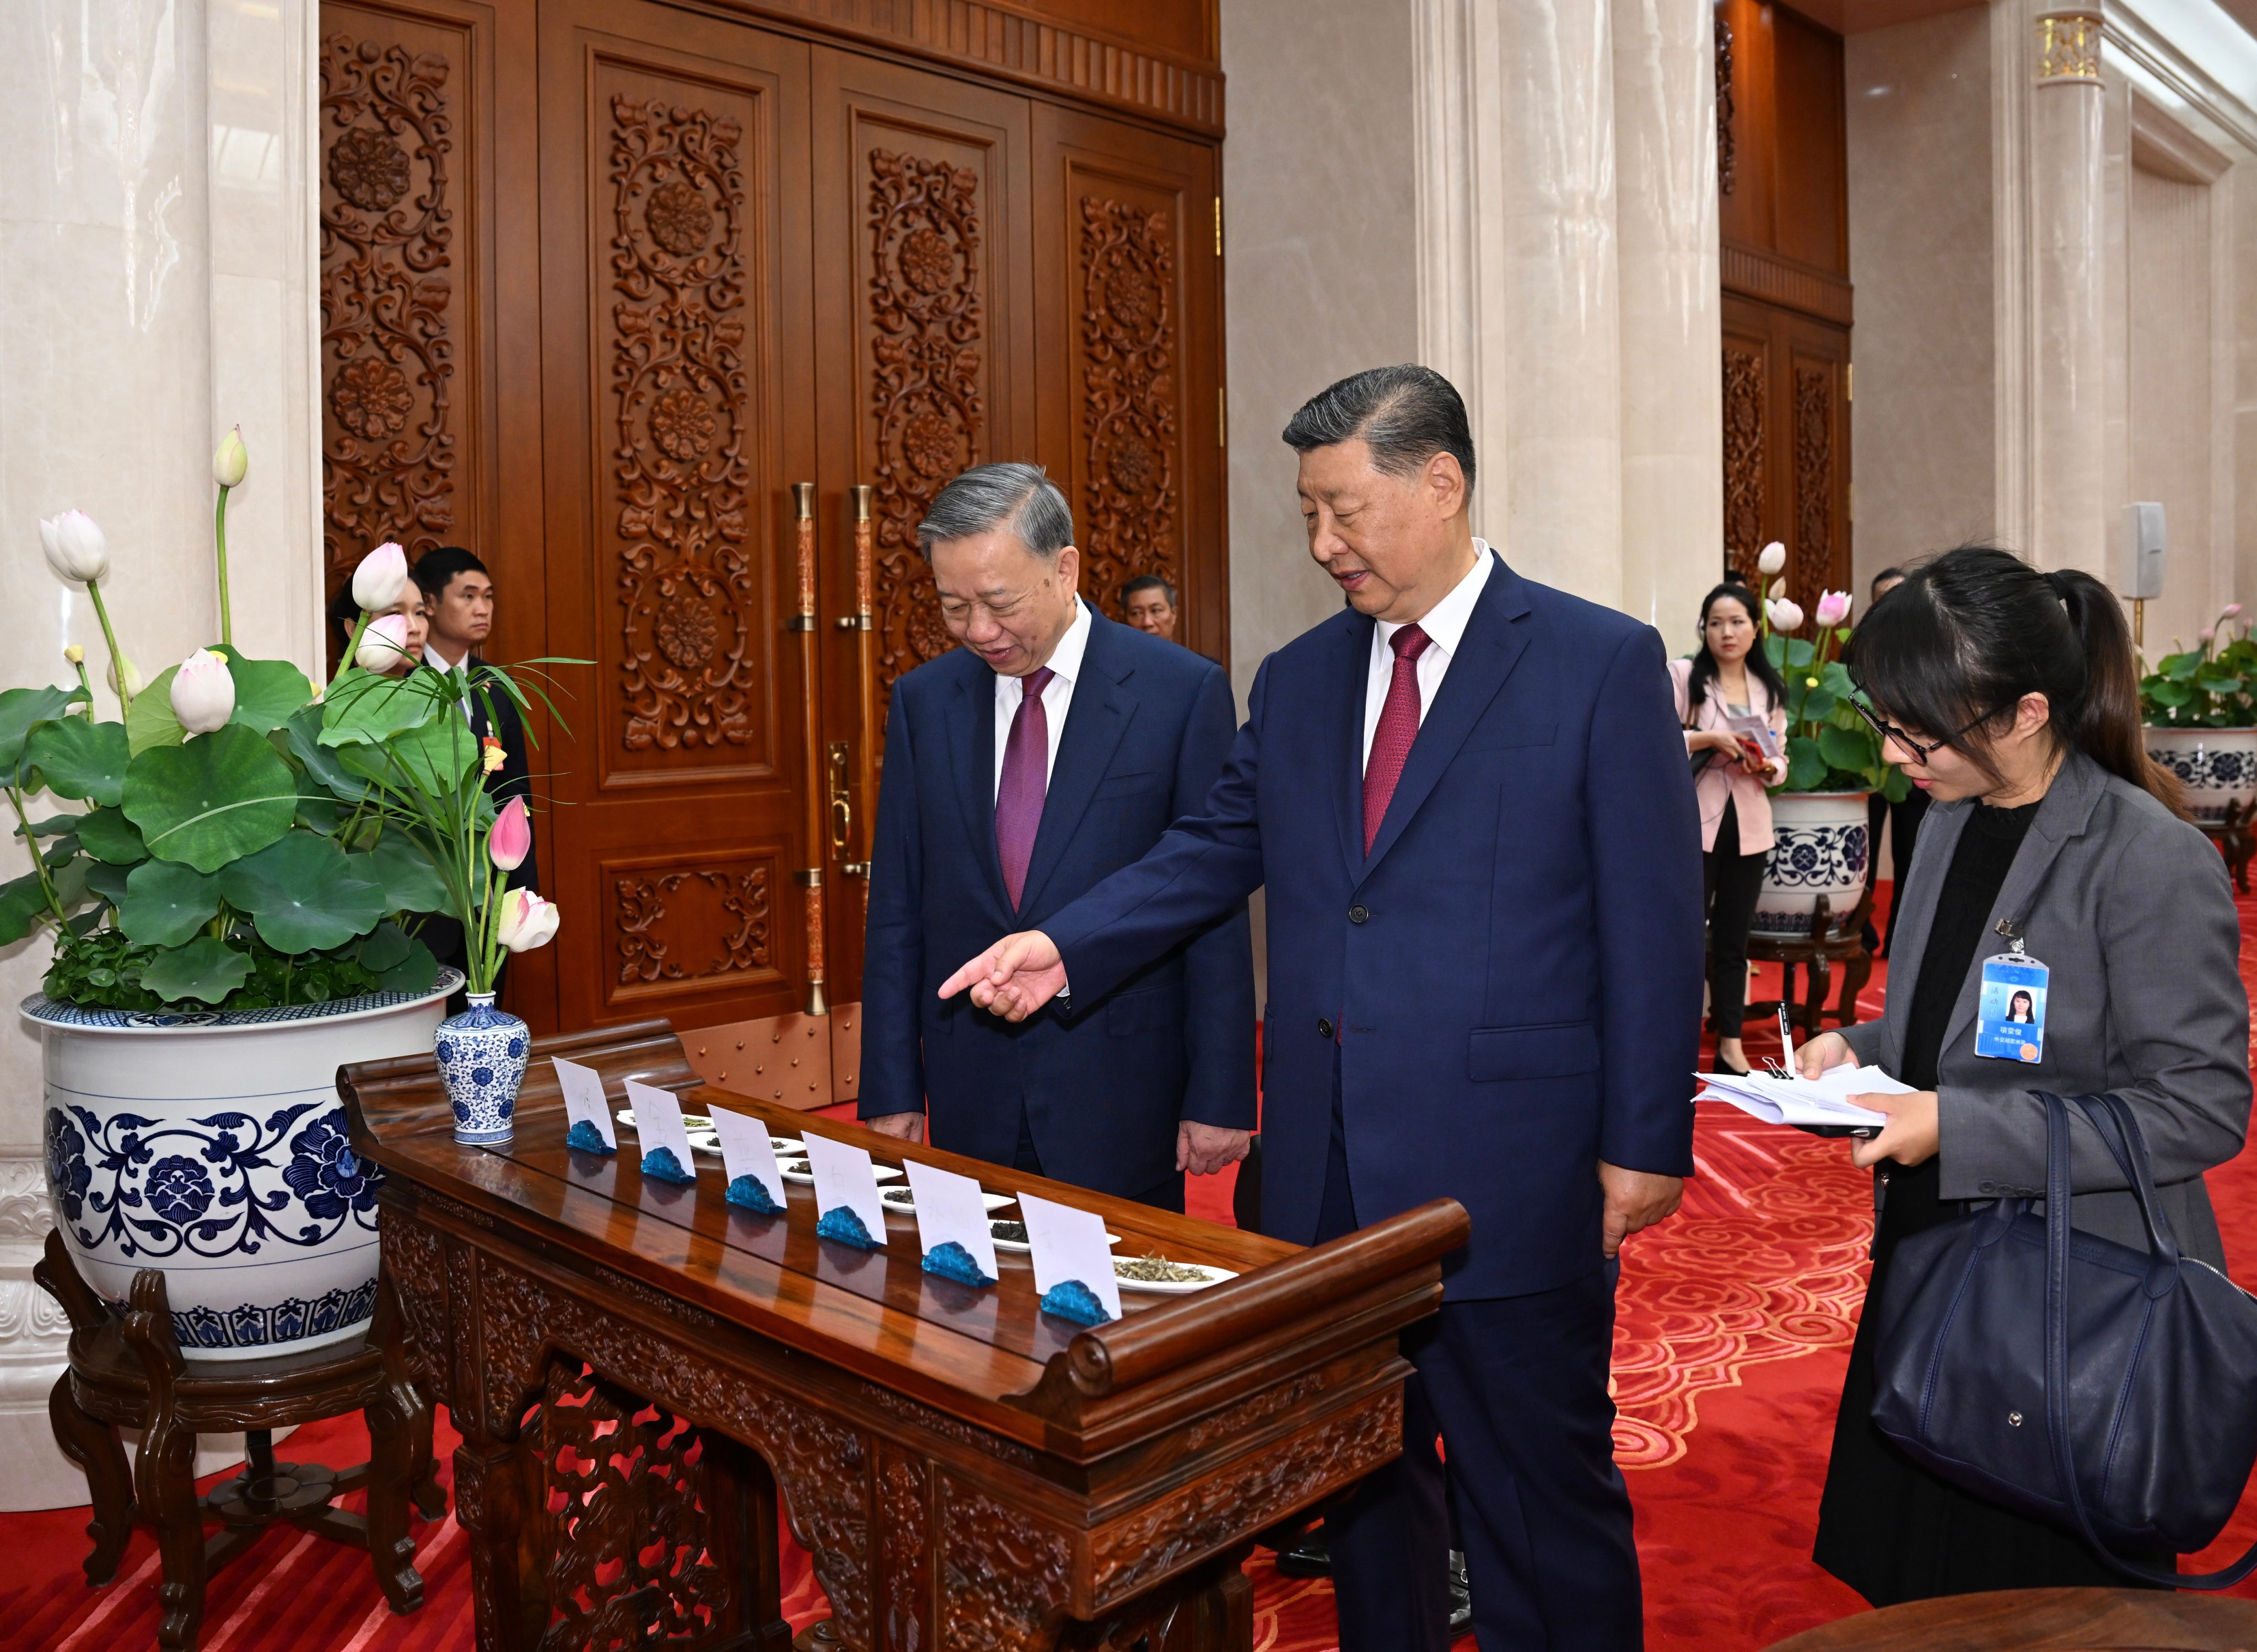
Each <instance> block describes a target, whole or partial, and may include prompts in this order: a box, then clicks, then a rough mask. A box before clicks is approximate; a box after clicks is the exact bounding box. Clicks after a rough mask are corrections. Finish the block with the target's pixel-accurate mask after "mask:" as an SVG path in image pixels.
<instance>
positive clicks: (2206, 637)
mask: <svg viewBox="0 0 2257 1652" xmlns="http://www.w3.org/2000/svg"><path fill="white" fill-rule="evenodd" d="M2217 635H2218V627H2217V626H2215V625H2204V627H2203V628H2202V629H2201V630H2200V631H2198V632H2195V640H2197V642H2199V643H2201V644H2202V646H2204V647H2205V648H2207V647H2209V646H2210V645H2211V639H2213V638H2214V637H2216V636H2217Z"/></svg>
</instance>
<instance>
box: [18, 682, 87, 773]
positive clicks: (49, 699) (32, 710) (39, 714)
mask: <svg viewBox="0 0 2257 1652" xmlns="http://www.w3.org/2000/svg"><path fill="white" fill-rule="evenodd" d="M85 698H86V691H85V690H84V689H82V688H11V689H9V690H8V691H7V692H6V693H5V694H0V773H15V769H16V766H17V764H18V763H20V762H22V761H23V759H24V743H25V741H26V740H27V739H29V738H31V733H32V730H33V729H35V728H37V727H39V724H42V723H46V722H48V721H50V720H51V719H53V718H55V717H60V716H62V714H63V713H64V712H65V711H67V710H69V709H70V708H71V706H72V705H73V704H74V703H75V702H79V701H81V700H83V699H85ZM38 760H39V759H37V758H34V759H32V761H33V762H37V761H38Z"/></svg>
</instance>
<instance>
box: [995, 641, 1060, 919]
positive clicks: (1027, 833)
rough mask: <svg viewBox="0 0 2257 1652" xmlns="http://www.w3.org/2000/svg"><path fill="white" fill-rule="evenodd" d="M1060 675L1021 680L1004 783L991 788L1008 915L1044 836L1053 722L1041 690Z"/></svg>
mask: <svg viewBox="0 0 2257 1652" xmlns="http://www.w3.org/2000/svg"><path fill="white" fill-rule="evenodd" d="M1056 675H1057V673H1056V672H1054V671H1052V670H1051V668H1050V667H1048V666H1044V667H1041V668H1040V669H1039V670H1037V671H1030V672H1029V673H1028V674H1026V675H1025V676H1023V677H1022V678H1020V679H1019V709H1018V710H1017V712H1016V713H1015V714H1014V716H1013V717H1012V718H1011V735H1010V738H1008V740H1006V741H1004V743H1003V780H1002V783H1001V785H1000V786H998V787H996V788H995V852H996V854H997V855H998V856H1000V857H1001V859H1002V862H1003V887H1004V888H1005V889H1007V890H1008V891H1009V892H1010V895H1011V910H1012V911H1014V912H1016V911H1017V910H1018V909H1019V897H1020V895H1021V894H1022V893H1024V891H1025V889H1026V886H1027V863H1028V862H1029V861H1030V860H1032V859H1033V858H1034V857H1035V834H1036V833H1037V832H1038V831H1040V830H1042V824H1043V799H1044V796H1045V795H1046V794H1048V793H1049V791H1050V788H1051V775H1050V768H1051V719H1050V713H1049V712H1048V711H1046V710H1044V708H1043V690H1044V688H1048V687H1049V686H1050V681H1051V678H1052V677H1054V676H1056Z"/></svg>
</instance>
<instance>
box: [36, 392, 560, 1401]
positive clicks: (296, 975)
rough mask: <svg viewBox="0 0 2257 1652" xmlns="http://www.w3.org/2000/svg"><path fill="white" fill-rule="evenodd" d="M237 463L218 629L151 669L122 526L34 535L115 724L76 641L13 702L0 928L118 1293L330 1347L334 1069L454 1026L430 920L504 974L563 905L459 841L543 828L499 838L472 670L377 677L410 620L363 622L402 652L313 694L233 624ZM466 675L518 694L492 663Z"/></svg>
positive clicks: (53, 1190) (60, 1159)
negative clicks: (15, 869)
mask: <svg viewBox="0 0 2257 1652" xmlns="http://www.w3.org/2000/svg"><path fill="white" fill-rule="evenodd" d="M248 469H249V455H248V454H247V452H246V451H245V450H244V447H243V445H242V441H241V438H240V434H239V433H230V436H229V438H228V440H227V441H224V442H223V443H222V444H221V447H220V449H219V451H218V452H217V453H216V455H214V460H213V479H214V481H215V483H216V484H217V487H218V490H219V495H218V503H217V505H216V510H215V514H214V540H215V546H214V548H215V552H216V559H217V573H218V586H219V598H220V600H219V622H220V623H219V632H220V634H219V639H218V640H217V641H216V643H214V644H213V645H211V646H209V647H205V648H199V649H197V650H196V651H195V653H191V654H190V655H189V656H188V657H187V659H186V660H182V661H181V662H180V664H178V665H176V666H173V667H170V668H168V669H167V670H166V671H164V672H162V673H161V674H159V675H158V676H157V678H156V679H155V680H154V681H150V682H148V683H146V684H144V683H143V681H142V680H141V677H140V674H139V673H138V671H137V670H135V668H134V667H133V665H132V663H131V660H129V659H128V658H127V656H126V653H125V652H124V649H123V647H122V646H120V639H119V638H118V636H117V631H116V628H115V626H114V625H113V624H112V622H111V618H110V613H109V610H108V607H107V604H105V603H104V601H103V582H105V581H107V580H108V579H109V578H110V573H111V557H110V547H109V546H108V544H107V542H106V541H105V540H104V538H103V533H102V532H101V529H100V528H99V527H98V526H96V524H95V522H94V521H93V520H92V519H90V518H89V517H88V516H86V515H85V514H84V513H82V512H65V513H64V514H63V515H61V516H60V517H57V518H55V519H52V520H49V521H46V522H43V523H42V524H41V525H40V533H41V540H42V547H43V549H44V551H45V553H46V559H47V561H48V563H49V565H50V566H51V568H53V571H54V573H55V574H56V575H58V576H59V577H60V578H62V579H64V580H66V581H68V582H73V583H74V584H77V585H81V586H83V588H84V589H85V590H86V591H87V594H88V597H89V598H90V599H91V600H92V602H93V605H94V608H95V611H96V616H97V617H98V618H99V619H100V622H101V625H102V632H103V642H104V645H105V646H106V648H107V650H108V653H109V655H110V660H109V670H108V673H107V686H108V689H109V696H110V699H112V700H114V702H115V706H116V711H117V715H116V716H114V717H104V716H103V715H101V710H102V706H101V705H100V704H98V703H97V702H98V698H99V696H97V694H96V688H95V686H94V683H93V681H92V680H91V678H90V677H89V674H88V670H87V666H86V660H85V656H84V653H83V651H82V650H81V649H79V648H78V647H76V646H73V647H72V648H71V649H70V650H68V651H67V663H68V665H69V667H70V668H71V672H72V674H73V675H74V678H75V681H71V682H66V683H63V684H61V685H59V686H54V687H49V688H17V689H11V690H9V691H7V692H6V693H0V789H4V790H5V792H6V794H7V798H8V803H9V807H10V809H11V813H12V816H13V819H12V825H13V828H14V832H15V836H16V837H18V839H20V840H21V841H22V842H23V843H24V844H25V849H26V851H28V853H29V855H30V858H31V865H30V869H29V870H28V871H27V872H24V873H23V874H22V875H21V876H19V877H18V878H16V879H12V880H11V881H8V882H6V883H4V884H0V944H4V943H7V942H20V941H23V940H25V939H26V938H27V937H39V938H44V939H45V940H46V942H47V943H48V944H49V945H50V946H51V948H52V961H51V962H50V964H49V965H48V968H47V971H46V975H45V977H44V978H43V981H42V991H40V992H38V993H35V994H33V995H32V997H31V998H29V999H25V1002H24V1005H23V1007H22V1014H23V1017H24V1019H25V1021H26V1022H27V1023H28V1024H29V1025H30V1026H31V1027H32V1028H33V1029H34V1030H35V1031H36V1032H37V1033H38V1034H39V1036H40V1039H41V1042H42V1045H43V1048H44V1055H45V1066H46V1103H45V1108H44V1112H45V1126H46V1132H45V1133H46V1169H47V1177H48V1190H49V1194H50V1196H51V1197H52V1199H53V1204H54V1209H55V1215H56V1220H57V1222H58V1224H59V1225H60V1229H61V1232H62V1233H63V1236H64V1239H65V1241H66V1243H67V1245H68V1246H69V1248H70V1249H71V1251H72V1253H73V1254H74V1257H75V1259H76V1260H77V1263H78V1266H79V1267H80V1269H81V1273H82V1274H84V1275H85V1276H86V1277H87V1278H88V1281H90V1282H91V1283H93V1284H94V1285H95V1287H96V1288H97V1289H99V1290H102V1291H103V1292H104V1293H105V1294H106V1295H110V1296H111V1297H113V1298H122V1297H123V1295H124V1293H125V1290H126V1289H127V1288H128V1285H129V1283H130V1281H131V1278H132V1275H133V1274H134V1273H135V1272H136V1271H137V1270H138V1269H139V1268H142V1267H161V1268H163V1269H164V1270H165V1271H166V1274H167V1275H168V1278H167V1288H168V1291H169V1294H170V1296H171V1301H172V1306H173V1321H174V1331H175V1333H176V1335H177V1336H178V1338H179V1340H180V1345H181V1347H182V1349H183V1350H184V1352H187V1353H188V1354H189V1355H191V1356H192V1357H195V1358H201V1359H229V1358H249V1357H252V1356H256V1355H261V1354H269V1353H273V1352H291V1351H297V1350H303V1349H309V1348H314V1347H318V1346H321V1345H324V1344H327V1343H329V1342H333V1341H337V1340H340V1339H343V1338H347V1337H350V1336H352V1335H354V1334H356V1333H357V1331H359V1330H360V1329H361V1328H362V1326H363V1325H364V1324H365V1322H366V1321H367V1319H368V1317H369V1316H370V1314H371V1310H372V1308H373V1303H374V1300H375V1289H376V1267H377V1248H376V1232H375V1227H376V1192H377V1184H378V1173H377V1172H376V1170H375V1168H374V1167H372V1166H369V1165H366V1164H364V1163H362V1162H361V1161H359V1160H358V1158H357V1156H356V1155H355V1154H354V1153H353V1151H352V1148H351V1146H350V1141H349V1140H348V1139H347V1136H346V1131H345V1119H344V1113H343V1109H342V1107H340V1106H339V1105H338V1102H337V1098H336V1085H335V1075H336V1069H337V1067H338V1066H339V1065H340V1064H341V1063H346V1062H354V1061H365V1060H372V1059H379V1058H382V1057H386V1056H397V1055H408V1054H412V1053H414V1051H415V1050H417V1049H418V1048H430V1047H432V1045H433V1042H434V1041H435V1038H436V1037H437V1036H438V1034H439V1031H440V1021H441V1018H442V1016H443V1015H444V1013H445V1000H446V999H447V996H448V994H449V992H451V991H453V990H454V989H455V988H456V986H457V985H461V982H460V979H459V978H458V977H457V976H456V975H455V973H454V972H453V971H441V970H440V968H439V967H438V965H437V964H436V962H435V959H434V957H432V954H431V952H430V950H429V949H428V947H426V946H425V945H424V944H423V942H421V940H420V939H419V938H418V936H417V935H416V929H417V927H418V925H419V923H420V921H421V920H420V917H419V915H418V914H428V913H435V912H450V913H454V914H456V915H458V916H461V917H463V919H464V921H465V923H466V926H467V925H468V924H469V923H470V922H471V921H473V920H475V921H478V922H479V923H481V924H483V926H484V928H483V929H482V930H481V934H482V935H483V936H484V937H485V951H484V952H483V953H482V954H480V955H479V956H478V957H475V958H474V959H473V966H474V970H475V971H483V972H484V980H485V985H486V986H488V987H491V985H492V975H493V972H494V969H495V958H496V956H497V954H496V951H495V949H497V948H500V949H505V950H506V948H508V947H509V946H512V945H530V944H538V943H539V942H540V941H541V940H545V939H546V938H547V936H548V935H550V934H553V933H554V931H555V915H554V913H555V909H554V908H553V907H547V903H545V902H542V903H540V908H539V909H535V908H531V907H527V906H526V903H525V902H523V901H520V902H519V903H518V907H516V908H515V909H514V915H513V908H512V907H511V905H510V902H509V900H507V899H506V896H507V895H508V894H517V895H524V894H527V893H528V892H522V891H518V892H503V893H500V894H498V893H496V892H495V891H494V889H493V888H492V880H490V879H489V880H485V881H484V882H474V880H473V879H471V878H470V877H468V876H467V875H466V874H465V872H464V865H465V864H466V861H467V858H468V857H467V850H466V845H469V844H471V843H473V842H475V844H476V845H477V847H478V851H479V852H480V853H482V854H485V856H486V857H487V858H488V859H489V860H490V861H492V860H493V858H494V856H495V855H496V854H497V853H499V856H500V857H501V858H504V859H506V858H507V856H508V854H509V853H510V852H511V851H510V848H509V845H510V844H512V843H513V842H515V841H518V838H517V837H513V836H512V834H513V833H515V834H522V833H523V832H524V831H525V830H527V827H528V824H529V823H528V822H526V821H525V820H524V818H523V811H522V807H521V805H520V809H519V816H518V818H517V820H516V821H514V822H513V823H512V825H511V827H510V828H509V830H507V831H505V832H504V833H503V834H502V837H501V846H500V848H499V851H496V850H494V849H492V848H489V847H488V844H489V841H490V840H492V838H493V837H494V834H495V828H496V827H497V826H498V825H499V816H498V815H497V813H496V811H495V809H494V807H493V805H492V802H491V801H489V800H487V798H486V796H485V789H484V786H483V784H482V780H483V773H482V771H483V767H484V765H483V764H482V763H481V761H480V755H481V754H480V752H479V751H478V743H477V742H476V741H475V740H473V739H471V738H470V732H469V729H468V727H467V725H466V724H464V723H463V718H462V717H461V716H460V715H459V713H458V712H457V711H456V702H457V701H458V698H459V696H460V695H461V694H462V693H463V689H464V684H463V682H462V681H461V680H460V679H452V678H446V677H444V676H443V674H441V673H437V672H435V671H431V670H430V669H429V668H428V667H419V668H417V669H415V670H412V671H410V672H409V673H408V674H407V676H406V677H397V676H393V675H387V674H385V673H386V670H387V669H393V670H396V669H398V668H399V667H400V666H403V665H405V664H407V662H406V661H404V660H400V659H399V658H398V656H399V654H400V652H401V651H400V649H399V648H398V647H397V646H396V645H397V643H398V642H400V641H404V639H405V632H404V628H400V629H396V630H395V629H388V628H386V626H385V625H384V622H382V621H376V622H373V623H371V620H370V619H369V618H368V617H367V615H366V614H365V613H364V617H363V619H362V622H361V626H360V632H361V633H363V634H362V635H359V636H357V638H356V643H357V644H359V643H361V642H364V641H365V639H366V637H365V634H366V633H369V632H375V633H376V634H377V636H378V637H379V639H386V638H388V639H390V640H392V641H393V644H394V645H395V646H393V650H392V654H393V657H392V658H381V657H377V656H376V655H374V654H373V653H371V654H364V656H363V657H362V658H361V659H359V660H357V661H356V660H354V659H353V658H352V657H350V656H349V658H348V662H347V664H346V665H345V667H343V669H342V670H341V671H340V673H339V674H338V676H337V678H336V680H335V681H332V682H330V683H329V684H328V685H326V686H325V688H322V689H319V690H317V689H316V688H315V685H314V684H313V683H312V682H311V681H309V680H308V678H307V676H306V675H305V674H304V673H303V672H302V671H301V670H300V669H299V667H297V666H295V665H294V664H292V663H290V662H289V661H287V660H258V659H253V658H251V656H250V655H248V654H246V653H244V652H243V651H242V650H240V649H239V648H237V646H236V645H235V643H234V640H233V625H232V616H231V614H230V603H229V597H228V579H227V550H226V520H227V502H228V496H229V494H230V491H232V490H234V489H235V488H237V487H239V486H241V485H242V484H243V482H244V477H245V476H246V474H247V471H248ZM406 580H407V559H406V557H405V555H404V554H401V552H400V549H399V547H396V546H388V547H380V548H379V551H378V552H376V553H374V554H371V557H370V558H369V559H368V561H365V562H364V564H363V566H362V568H361V569H360V571H359V572H358V573H357V575H356V577H355V581H354V589H355V592H356V595H357V597H359V598H360V601H361V604H362V606H363V608H364V610H370V609H378V610H380V609H386V608H390V607H392V606H393V605H395V604H396V603H397V602H398V600H399V599H400V595H401V592H402V589H403V588H404V585H405V582H406ZM535 663H536V664H540V663H545V662H535ZM418 677H421V678H423V679H427V680H428V681H420V682H419V681H414V680H415V679H416V678H418ZM440 681H443V682H447V683H449V684H451V685H452V686H451V687H450V688H448V689H447V690H446V691H445V692H444V693H439V692H434V691H433V685H434V683H435V682H440ZM411 685H412V686H411ZM469 686H470V688H471V691H472V692H477V693H481V694H487V695H492V694H494V693H509V694H512V695H516V696H517V697H518V698H519V699H520V702H523V701H524V698H525V694H526V690H525V688H522V687H520V684H519V683H518V682H517V681H515V680H514V679H513V677H512V675H511V674H509V673H507V672H504V671H501V670H499V669H496V668H491V667H490V668H487V670H486V671H485V673H484V674H483V675H481V677H480V678H479V680H478V681H477V682H476V683H475V684H472V685H469ZM457 730H459V734H458V733H457ZM411 801H412V807H410V806H409V805H410V804H411ZM442 826H443V827H445V828H447V829H448V830H450V831H451V832H452V833H453V836H452V837H446V836H444V835H442V832H441V831H440V830H437V828H439V827H442ZM525 841H528V842H529V838H527V839H525ZM544 910H545V914H546V915H545V916H544V915H542V912H543V911H544ZM521 1031H522V1029H521V1027H520V1037H521Z"/></svg>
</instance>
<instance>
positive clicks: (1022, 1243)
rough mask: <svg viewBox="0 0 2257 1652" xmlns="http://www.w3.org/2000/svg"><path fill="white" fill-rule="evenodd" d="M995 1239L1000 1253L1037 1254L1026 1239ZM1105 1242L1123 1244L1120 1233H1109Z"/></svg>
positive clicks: (997, 1236) (998, 1237)
mask: <svg viewBox="0 0 2257 1652" xmlns="http://www.w3.org/2000/svg"><path fill="white" fill-rule="evenodd" d="M988 1231H989V1232H991V1233H994V1225H993V1224H990V1225H989V1229H988ZM994 1239H995V1248H996V1249H997V1250H999V1251H1008V1252H1009V1253H1011V1254H1012V1255H1014V1256H1032V1255H1033V1254H1034V1253H1035V1247H1034V1246H1031V1245H1029V1244H1028V1243H1027V1241H1026V1240H1024V1239H1005V1238H1004V1237H1003V1236H1002V1235H1001V1234H1000V1233H995V1234H994ZM1105 1242H1106V1243H1107V1245H1118V1244H1119V1243H1120V1242H1121V1236H1120V1235H1119V1234H1118V1233H1107V1235H1106V1236H1105Z"/></svg>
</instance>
